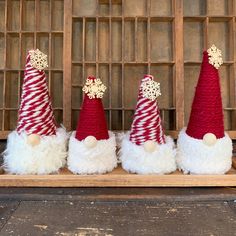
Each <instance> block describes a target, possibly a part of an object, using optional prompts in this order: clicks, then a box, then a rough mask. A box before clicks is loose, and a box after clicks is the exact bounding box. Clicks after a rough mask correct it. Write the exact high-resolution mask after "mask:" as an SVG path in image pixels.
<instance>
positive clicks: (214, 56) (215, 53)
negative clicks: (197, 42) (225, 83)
mask: <svg viewBox="0 0 236 236" xmlns="http://www.w3.org/2000/svg"><path fill="white" fill-rule="evenodd" d="M207 52H208V55H209V63H210V64H211V65H213V66H214V67H215V68H216V69H217V70H218V69H219V67H220V65H222V64H223V59H222V55H221V50H219V49H218V48H217V47H216V46H215V45H214V44H213V45H212V46H211V47H210V48H209V49H208V50H207Z"/></svg>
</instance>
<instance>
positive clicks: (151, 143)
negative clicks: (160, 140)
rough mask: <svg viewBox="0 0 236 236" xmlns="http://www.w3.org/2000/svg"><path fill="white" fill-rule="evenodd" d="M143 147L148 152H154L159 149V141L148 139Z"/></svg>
mask: <svg viewBox="0 0 236 236" xmlns="http://www.w3.org/2000/svg"><path fill="white" fill-rule="evenodd" d="M143 147H144V149H145V151H146V152H150V153H151V152H154V151H155V150H156V149H157V143H156V142H154V141H151V140H148V141H146V142H145V143H144V144H143Z"/></svg>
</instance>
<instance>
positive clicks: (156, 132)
mask: <svg viewBox="0 0 236 236" xmlns="http://www.w3.org/2000/svg"><path fill="white" fill-rule="evenodd" d="M159 95H161V93H160V84H159V83H157V82H155V81H154V78H153V76H152V75H144V77H143V79H142V80H141V83H140V87H139V94H138V101H137V105H136V109H135V114H134V117H133V122H132V125H131V130H130V132H127V134H126V135H124V137H123V140H122V143H121V149H120V152H119V154H120V160H121V163H122V167H123V168H124V169H125V170H126V171H129V172H132V173H138V174H166V173H171V172H173V171H175V170H176V163H175V145H174V142H173V140H172V138H171V137H169V136H165V134H164V130H163V126H162V121H161V114H160V110H159V107H158V103H157V101H156V98H157V97H158V96H159Z"/></svg>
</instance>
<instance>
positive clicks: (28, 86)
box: [4, 49, 68, 174]
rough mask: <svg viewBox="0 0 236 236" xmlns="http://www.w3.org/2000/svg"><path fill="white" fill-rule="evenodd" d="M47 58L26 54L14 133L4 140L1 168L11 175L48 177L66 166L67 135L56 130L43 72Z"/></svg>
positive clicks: (37, 54)
mask: <svg viewBox="0 0 236 236" xmlns="http://www.w3.org/2000/svg"><path fill="white" fill-rule="evenodd" d="M46 67H47V55H45V54H44V53H42V52H41V51H40V50H39V49H37V50H30V51H29V52H28V53H27V58H26V64H25V70H24V80H23V84H22V94H21V102H20V108H19V111H18V121H17V127H16V130H14V131H12V132H11V133H10V134H9V136H8V139H7V149H6V150H5V152H4V168H5V170H6V171H7V172H9V173H12V174H51V173H55V172H57V171H58V170H59V169H60V168H61V167H63V166H64V165H65V163H66V156H67V140H68V134H67V132H66V130H65V129H63V128H58V127H57V124H56V121H55V117H54V115H53V110H52V104H51V98H50V95H49V91H48V87H47V78H46V74H45V71H44V70H43V69H44V68H46Z"/></svg>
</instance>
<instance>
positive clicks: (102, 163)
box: [67, 131, 117, 174]
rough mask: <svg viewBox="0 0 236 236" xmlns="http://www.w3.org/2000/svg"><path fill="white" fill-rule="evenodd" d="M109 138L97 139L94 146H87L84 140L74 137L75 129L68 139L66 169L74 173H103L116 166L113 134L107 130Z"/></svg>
mask: <svg viewBox="0 0 236 236" xmlns="http://www.w3.org/2000/svg"><path fill="white" fill-rule="evenodd" d="M109 137H110V138H109V139H107V140H99V141H98V142H97V145H96V147H94V148H91V149H89V148H87V147H86V146H85V145H84V140H82V141H79V140H77V139H76V138H75V131H74V132H73V133H72V135H71V137H70V141H69V154H68V162H67V165H68V169H69V170H70V171H72V172H73V173H74V174H103V173H106V172H110V171H112V170H113V169H114V168H115V167H116V166H117V157H116V140H115V135H114V134H113V133H112V132H110V131H109Z"/></svg>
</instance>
